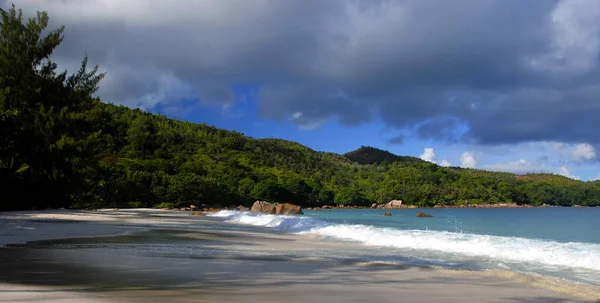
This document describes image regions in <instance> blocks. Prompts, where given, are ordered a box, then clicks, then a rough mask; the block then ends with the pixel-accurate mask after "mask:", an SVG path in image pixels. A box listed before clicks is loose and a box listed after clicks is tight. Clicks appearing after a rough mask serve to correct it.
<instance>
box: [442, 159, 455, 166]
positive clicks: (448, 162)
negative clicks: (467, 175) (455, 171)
mask: <svg viewBox="0 0 600 303" xmlns="http://www.w3.org/2000/svg"><path fill="white" fill-rule="evenodd" d="M440 166H444V167H449V166H452V163H450V161H448V160H446V159H444V160H442V161H441V162H440Z"/></svg>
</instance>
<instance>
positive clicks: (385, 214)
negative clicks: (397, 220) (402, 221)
mask: <svg viewBox="0 0 600 303" xmlns="http://www.w3.org/2000/svg"><path fill="white" fill-rule="evenodd" d="M383 215H384V216H388V217H391V216H392V213H383Z"/></svg>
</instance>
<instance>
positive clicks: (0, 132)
mask: <svg viewBox="0 0 600 303" xmlns="http://www.w3.org/2000/svg"><path fill="white" fill-rule="evenodd" d="M47 23H48V17H47V15H46V14H45V13H40V14H38V16H37V17H36V18H34V19H32V20H30V21H29V22H26V21H25V20H23V17H22V15H21V13H20V12H19V11H18V10H15V9H14V8H13V9H11V10H9V11H2V24H1V27H2V28H1V31H0V35H1V37H0V38H1V41H0V43H1V45H0V46H1V47H0V184H2V190H3V193H2V200H1V202H0V210H13V209H31V208H45V207H75V208H92V207H152V206H158V205H162V206H184V205H189V204H190V203H200V204H219V205H237V204H245V205H248V204H250V203H251V202H252V201H254V200H257V199H261V200H270V201H285V202H292V203H296V204H300V205H303V206H310V205H315V206H316V205H323V204H332V203H335V204H346V205H348V204H355V205H370V204H371V203H373V202H377V203H385V202H388V201H389V200H392V199H402V200H404V201H405V202H407V203H409V204H415V205H419V206H434V205H436V204H448V205H449V204H462V203H465V202H466V201H468V202H469V203H482V202H486V203H497V202H516V203H519V204H533V205H540V204H544V203H545V204H551V205H573V204H580V205H589V206H597V205H600V183H598V182H580V181H575V180H570V179H566V178H563V177H559V176H547V175H543V176H537V175H531V176H515V175H513V174H509V173H497V172H486V171H480V170H470V169H460V168H444V167H440V166H437V165H435V164H432V163H428V162H425V161H421V160H419V159H417V158H413V157H402V156H397V155H394V154H391V153H389V152H386V151H382V150H378V149H374V148H367V147H363V148H360V149H358V150H357V151H354V152H350V153H348V154H345V155H337V154H332V153H325V152H318V151H314V150H312V149H310V148H308V147H305V146H302V145H300V144H297V143H294V142H290V141H285V140H277V139H253V138H249V137H246V136H244V135H243V134H241V133H238V132H230V131H225V130H221V129H217V128H215V127H212V126H208V125H204V124H193V123H189V122H184V121H177V120H173V119H168V118H166V117H164V116H160V115H154V114H150V113H147V112H144V111H141V110H137V109H129V108H126V107H123V106H115V105H111V104H107V103H103V102H102V101H101V100H100V99H98V98H94V97H92V96H93V94H94V93H95V92H96V90H97V88H98V85H99V83H100V81H101V79H102V77H103V74H99V73H97V68H94V69H92V70H91V71H88V70H87V58H84V60H83V62H82V66H81V69H80V70H79V71H78V72H76V73H74V74H71V75H69V74H68V73H67V72H62V73H58V72H56V69H57V66H56V64H55V63H54V62H52V61H51V60H50V59H49V58H50V54H51V53H52V50H53V49H54V48H56V47H57V46H58V45H59V44H60V42H61V41H62V32H63V29H62V28H61V29H58V30H54V31H50V32H47V33H46V36H42V33H43V32H45V31H44V30H45V27H46V26H47ZM82 51H84V50H82ZM114 101H117V100H114Z"/></svg>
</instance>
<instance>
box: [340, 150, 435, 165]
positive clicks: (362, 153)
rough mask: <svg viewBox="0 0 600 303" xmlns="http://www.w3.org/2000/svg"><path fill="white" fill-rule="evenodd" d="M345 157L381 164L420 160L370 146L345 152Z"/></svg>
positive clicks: (354, 160) (351, 159)
mask: <svg viewBox="0 0 600 303" xmlns="http://www.w3.org/2000/svg"><path fill="white" fill-rule="evenodd" d="M344 157H346V158H347V159H348V160H350V161H352V162H356V163H358V164H381V163H384V162H387V163H391V162H419V161H423V160H421V159H419V158H415V157H407V156H398V155H395V154H392V153H390V152H389V151H386V150H381V149H378V148H375V147H370V146H361V147H360V148H359V149H357V150H354V151H351V152H348V153H345V154H344Z"/></svg>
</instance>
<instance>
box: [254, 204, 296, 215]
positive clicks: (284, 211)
mask: <svg viewBox="0 0 600 303" xmlns="http://www.w3.org/2000/svg"><path fill="white" fill-rule="evenodd" d="M250 212H251V213H263V214H272V215H302V214H304V213H303V212H302V207H300V206H298V205H294V204H291V203H271V202H266V201H256V202H254V204H253V205H252V208H251V209H250Z"/></svg>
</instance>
